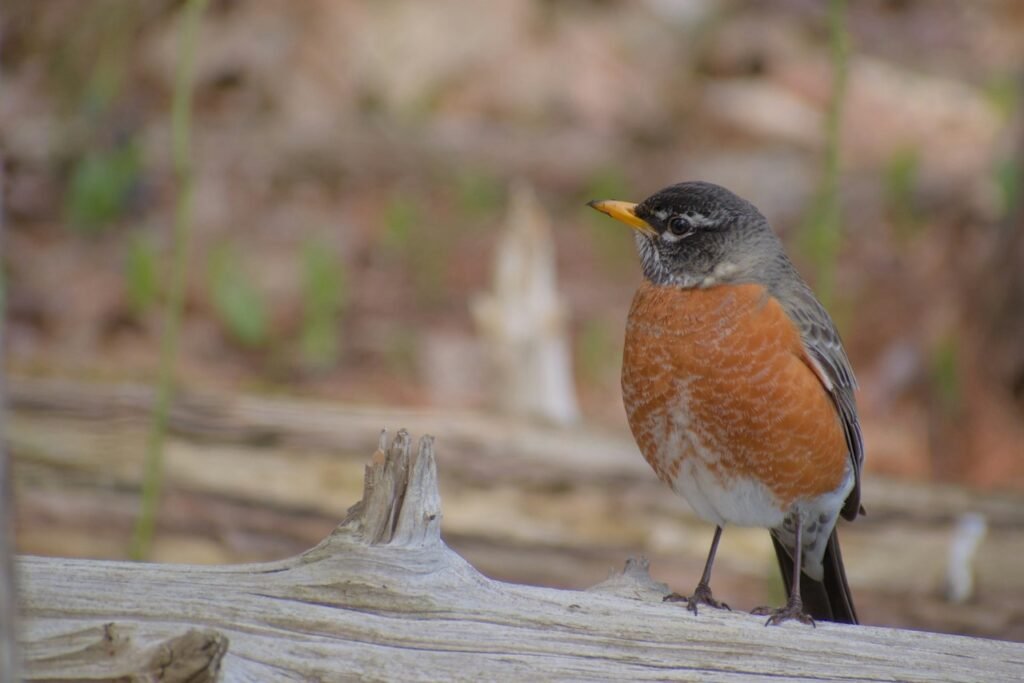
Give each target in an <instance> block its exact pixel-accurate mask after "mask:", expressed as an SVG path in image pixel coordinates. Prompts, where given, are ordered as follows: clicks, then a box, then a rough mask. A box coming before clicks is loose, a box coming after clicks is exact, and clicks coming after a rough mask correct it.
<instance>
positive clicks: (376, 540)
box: [336, 429, 441, 545]
mask: <svg viewBox="0 0 1024 683" xmlns="http://www.w3.org/2000/svg"><path fill="white" fill-rule="evenodd" d="M337 532H346V533H355V535H356V536H357V537H358V538H359V539H361V540H362V541H363V542H364V543H367V544H370V545H384V544H397V545H426V544H431V543H439V542H440V541H441V494H440V493H439V492H438V488H437V461H436V459H435V458H434V438H433V437H431V436H424V437H422V438H421V439H420V441H419V444H418V448H417V451H416V452H415V453H413V450H412V438H411V437H410V436H409V432H407V431H406V430H405V429H400V430H398V433H397V434H396V435H395V437H394V438H393V439H392V440H391V444H390V445H389V444H388V440H387V431H386V430H382V431H381V433H380V439H379V441H378V446H377V451H376V452H375V453H374V454H373V457H372V458H371V459H370V463H369V464H368V465H367V466H366V476H365V479H364V482H363V499H362V500H361V501H359V502H358V503H356V504H355V505H353V506H352V507H351V508H349V511H348V514H347V515H346V516H345V520H344V521H343V522H342V523H341V525H340V526H339V527H338V529H337V530H336V533H337Z"/></svg>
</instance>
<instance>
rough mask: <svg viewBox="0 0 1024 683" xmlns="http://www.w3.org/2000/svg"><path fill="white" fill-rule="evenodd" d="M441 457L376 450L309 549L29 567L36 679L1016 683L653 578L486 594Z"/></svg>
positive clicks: (1013, 658) (1012, 676)
mask: <svg viewBox="0 0 1024 683" xmlns="http://www.w3.org/2000/svg"><path fill="white" fill-rule="evenodd" d="M440 500H441V499H440V494H439V492H438V487H437V468H436V461H435V456H434V452H433V442H432V440H431V439H430V438H429V437H425V438H424V439H422V440H421V441H420V443H419V448H418V451H416V452H415V453H414V451H413V449H412V443H411V439H410V438H409V436H408V434H407V433H406V432H404V431H402V432H399V433H398V435H397V436H396V437H395V439H394V440H393V441H392V442H391V443H390V444H387V443H386V441H385V439H384V435H383V434H382V435H381V440H380V443H379V447H378V449H377V451H376V452H375V453H374V455H373V457H372V459H371V461H370V464H369V465H368V466H367V467H366V473H365V481H364V490H363V497H362V500H361V501H360V502H359V503H357V504H356V505H354V506H353V507H351V508H350V509H349V511H348V513H347V515H346V517H345V519H344V521H343V522H342V523H341V524H340V525H339V526H338V527H337V528H336V529H335V530H334V532H333V533H331V534H330V535H329V536H328V537H327V538H326V539H325V540H324V541H323V542H321V543H320V544H319V545H317V546H316V547H314V548H312V549H311V550H309V551H307V552H305V553H302V554H301V555H298V556H296V557H292V558H289V559H286V560H283V561H278V562H269V563H262V564H248V565H233V566H196V565H159V564H132V563H127V562H114V561H90V560H73V559H60V558H43V557H23V558H21V559H20V561H19V563H18V569H19V571H20V576H21V579H22V581H21V589H20V593H19V604H20V607H21V611H22V614H23V615H24V617H25V621H24V625H23V629H22V633H21V639H20V645H21V648H22V652H23V656H24V661H25V667H26V674H27V678H28V680H76V681H96V680H111V679H117V680H120V679H131V680H162V681H273V680H368V679H375V680H453V681H454V680H467V681H469V680H472V681H476V680H527V679H532V680H537V679H543V680H547V679H575V680H579V679H584V680H652V679H664V678H666V677H672V678H675V679H679V680H696V679H699V680H708V681H754V680H778V679H779V677H780V676H781V677H784V678H787V679H792V680H809V681H810V680H813V681H829V680H835V681H839V680H851V679H856V680H871V681H929V682H936V681H965V682H966V681H972V682H976V681H1005V680H1021V679H1022V678H1024V645H1020V644H1016V643H1009V642H1002V641H993V640H981V639H975V638H968V637H963V636H948V635H939V634H934V633H926V632H916V631H903V630H897V629H884V628H877V627H866V626H843V625H835V624H827V623H822V624H819V625H818V627H817V628H809V627H806V626H804V625H801V624H797V623H788V624H785V625H783V626H780V627H773V628H765V627H764V625H763V624H764V622H763V619H762V618H760V617H753V616H749V615H746V614H743V613H740V612H724V611H717V610H710V609H705V610H702V611H701V612H700V614H699V615H696V616H695V615H692V614H690V613H689V612H688V611H687V610H685V609H683V608H680V607H679V606H677V605H675V604H668V603H663V602H662V601H661V598H662V597H663V596H664V595H666V594H667V593H668V592H669V591H668V588H667V587H666V586H664V585H661V584H657V583H655V582H653V581H652V580H651V579H650V577H649V576H648V575H647V572H646V567H645V565H644V563H643V562H631V563H629V564H627V568H626V570H625V571H624V572H622V573H621V574H620V575H618V576H615V577H612V578H611V579H609V580H608V581H606V582H604V583H602V584H600V585H598V586H595V587H594V588H592V589H590V590H587V591H572V590H556V589H551V588H538V587H531V586H522V585H515V584H508V583H502V582H498V581H494V580H491V579H488V578H486V577H485V576H483V575H482V574H480V573H479V572H477V571H476V570H475V569H474V568H473V567H472V566H471V565H470V564H469V563H467V562H466V561H465V560H463V559H462V558H461V557H460V556H459V555H457V554H456V553H455V552H453V551H452V550H451V549H449V548H448V547H447V546H446V545H445V544H444V542H443V541H442V540H441V506H440Z"/></svg>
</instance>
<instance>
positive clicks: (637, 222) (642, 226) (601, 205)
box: [587, 199, 658, 237]
mask: <svg viewBox="0 0 1024 683" xmlns="http://www.w3.org/2000/svg"><path fill="white" fill-rule="evenodd" d="M587 206H589V207H590V208H592V209H597V210H598V211H600V212H601V213H604V214H608V215H609V216H611V217H612V218H614V219H615V220H617V221H622V222H623V223H625V224H626V225H628V226H629V227H631V228H633V229H634V230H636V231H637V232H642V233H643V234H645V235H647V236H648V237H654V236H655V235H657V234H658V233H657V231H656V230H655V229H654V228H652V227H651V226H650V225H648V223H647V221H645V220H644V219H642V218H640V217H639V216H637V215H636V204H633V203H632V202H619V201H615V200H614V199H604V200H596V199H595V200H594V201H592V202H589V203H588V204H587Z"/></svg>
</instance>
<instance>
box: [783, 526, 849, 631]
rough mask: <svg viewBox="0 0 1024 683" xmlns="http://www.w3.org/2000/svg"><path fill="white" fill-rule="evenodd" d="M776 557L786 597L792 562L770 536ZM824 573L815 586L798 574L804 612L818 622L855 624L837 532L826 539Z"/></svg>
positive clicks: (823, 562) (805, 577)
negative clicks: (821, 579) (818, 620)
mask: <svg viewBox="0 0 1024 683" xmlns="http://www.w3.org/2000/svg"><path fill="white" fill-rule="evenodd" d="M772 544H773V545H774V546H775V556H776V557H777V558H778V559H779V569H781V570H782V581H783V583H785V584H786V595H787V596H788V595H789V594H790V592H791V591H792V590H793V586H792V583H793V558H791V557H790V556H789V553H787V552H786V549H785V548H783V547H782V545H781V544H780V543H779V541H778V539H776V538H775V535H774V534H772ZM822 565H823V566H824V569H825V575H824V581H821V582H818V581H815V580H814V579H812V578H811V577H809V576H807V574H803V573H801V574H800V597H801V598H802V599H803V601H804V611H806V612H807V613H808V614H810V615H811V616H812V617H814V618H815V619H820V620H821V621H837V622H839V623H842V624H856V623H859V622H858V621H857V611H856V610H855V609H854V608H853V597H852V596H851V595H850V586H849V584H847V583H846V571H845V570H844V569H843V555H842V553H841V552H839V537H838V536H837V535H836V530H835V529H833V530H832V535H831V536H829V538H828V545H827V546H826V547H825V557H824V558H823V559H822Z"/></svg>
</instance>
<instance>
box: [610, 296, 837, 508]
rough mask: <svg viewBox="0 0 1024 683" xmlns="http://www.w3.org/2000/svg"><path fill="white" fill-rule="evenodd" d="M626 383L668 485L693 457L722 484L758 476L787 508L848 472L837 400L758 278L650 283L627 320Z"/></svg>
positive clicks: (641, 435) (642, 436)
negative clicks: (701, 284)
mask: <svg viewBox="0 0 1024 683" xmlns="http://www.w3.org/2000/svg"><path fill="white" fill-rule="evenodd" d="M622 393H623V400H624V402H625V406H626V414H627V416H628V418H629V425H630V428H631V429H632V431H633V436H634V437H635V438H636V441H637V444H638V445H639V446H640V450H641V452H642V453H643V454H644V457H645V458H646V459H647V461H648V462H649V463H650V465H651V467H653V468H654V471H655V472H656V473H657V474H658V476H659V477H660V478H661V479H662V480H664V481H666V482H668V483H669V484H672V483H673V482H674V481H675V479H676V477H677V476H678V475H679V471H680V467H681V465H682V462H683V461H684V460H685V459H687V458H694V457H699V458H701V459H702V460H703V461H704V466H705V467H706V469H707V470H708V471H710V472H711V473H712V474H713V475H714V476H716V477H717V478H718V479H719V480H720V481H722V482H723V483H724V484H727V481H728V480H729V479H730V478H734V477H750V478H754V479H756V480H760V481H761V482H762V483H764V485H765V486H766V487H767V488H768V490H769V491H771V492H772V493H773V494H774V495H775V497H776V499H777V500H778V501H779V503H780V505H781V506H782V507H783V509H786V508H788V507H789V506H790V504H792V503H793V502H794V501H797V500H800V499H805V498H812V497H815V496H818V495H821V494H824V493H828V492H831V491H835V490H836V489H837V488H839V486H840V485H841V484H842V482H843V478H844V476H845V474H846V471H847V467H848V463H847V459H848V456H847V448H846V441H845V438H844V436H843V431H842V425H841V424H840V420H839V417H838V415H837V413H836V411H835V408H834V406H833V405H832V401H831V398H830V397H829V395H828V393H827V392H826V390H825V387H824V386H822V384H821V382H820V381H819V379H818V377H817V376H816V375H815V373H814V371H813V370H812V369H811V367H810V366H809V364H808V361H807V357H806V354H805V352H804V348H803V344H802V342H801V339H800V333H799V331H798V330H797V329H796V327H795V326H794V325H793V323H792V322H791V321H790V320H789V318H788V316H787V315H786V314H785V312H784V311H783V310H782V307H781V306H780V305H779V303H778V301H776V300H775V299H774V298H772V297H771V296H770V295H768V293H767V292H766V291H765V289H764V288H763V287H761V286H760V285H753V284H748V285H726V286H719V287H713V288H709V289H680V288H675V287H658V286H655V285H652V284H650V283H649V282H645V283H644V284H643V285H642V286H641V287H640V289H639V291H637V293H636V296H635V297H634V299H633V305H632V308H631V309H630V314H629V321H628V324H627V327H626V343H625V352H624V355H623V363H622ZM673 430H675V433H674V432H673ZM680 430H682V431H685V432H687V434H689V435H690V437H692V438H689V437H688V438H682V439H680V438H679V435H678V432H679V431H680ZM667 445H670V447H667ZM725 488H726V489H727V488H728V487H727V485H726V486H725Z"/></svg>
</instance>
